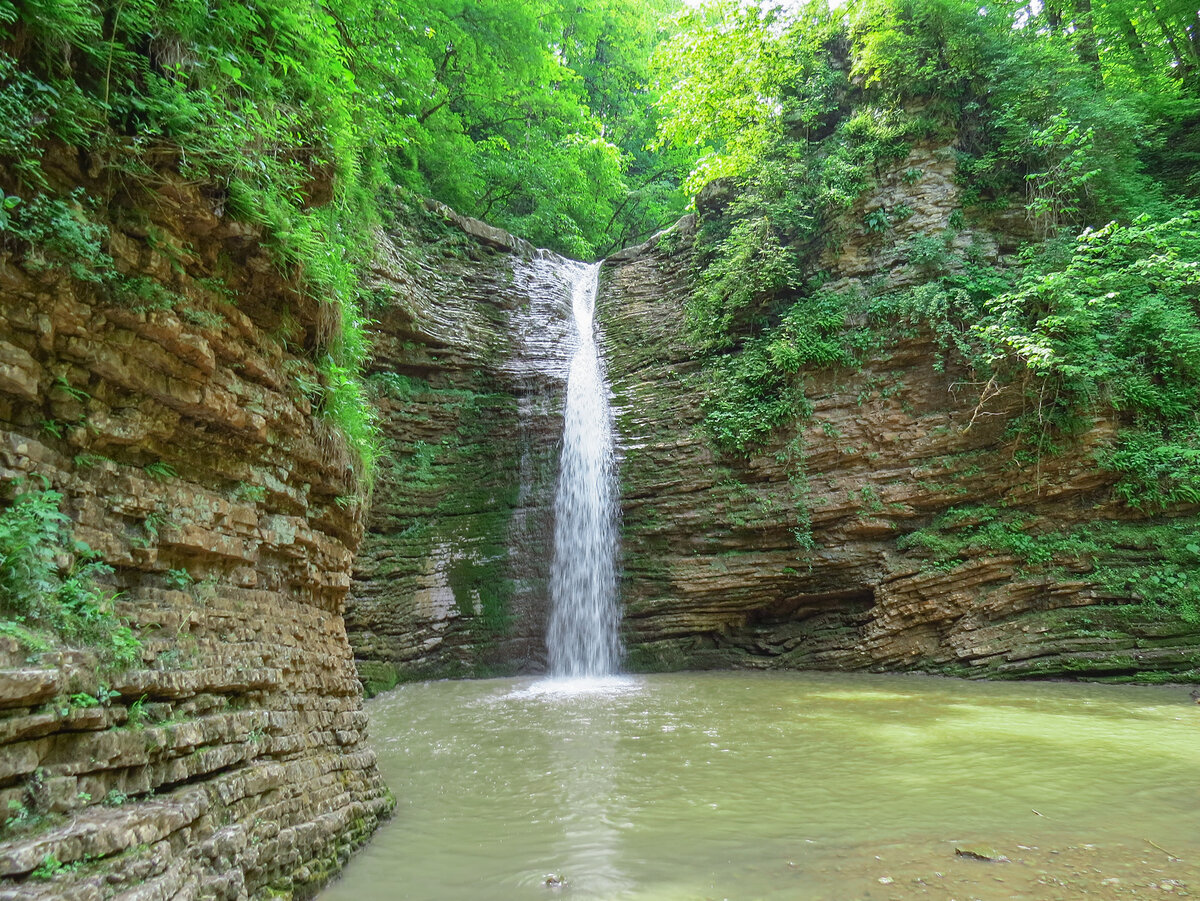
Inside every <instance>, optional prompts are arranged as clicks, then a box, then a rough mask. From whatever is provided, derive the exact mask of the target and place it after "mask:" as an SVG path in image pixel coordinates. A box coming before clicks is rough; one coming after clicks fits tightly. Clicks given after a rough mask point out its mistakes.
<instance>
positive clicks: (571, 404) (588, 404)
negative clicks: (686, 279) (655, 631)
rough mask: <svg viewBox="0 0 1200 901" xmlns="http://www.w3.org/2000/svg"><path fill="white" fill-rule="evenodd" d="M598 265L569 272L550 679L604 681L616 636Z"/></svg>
mask: <svg viewBox="0 0 1200 901" xmlns="http://www.w3.org/2000/svg"><path fill="white" fill-rule="evenodd" d="M599 274H600V264H599V263H596V264H593V265H582V264H580V265H579V266H578V269H577V270H575V271H574V272H573V273H572V277H573V282H572V294H571V306H572V309H573V312H574V316H575V331H576V337H577V343H576V346H575V351H574V356H573V357H572V359H571V369H570V374H569V376H568V379H567V404H566V411H565V415H564V425H563V440H562V454H561V457H560V465H559V475H558V489H557V493H556V495H555V500H554V515H555V525H554V560H553V563H552V565H551V570H550V603H551V612H550V630H549V634H548V635H547V639H546V643H547V645H548V648H549V652H550V675H551V676H552V677H555V678H587V677H596V676H605V675H610V674H612V673H614V672H615V671H616V668H617V663H618V660H619V658H620V642H619V639H618V637H617V625H618V620H619V613H618V609H617V573H616V567H617V544H618V535H617V489H616V461H615V458H614V455H613V424H612V412H611V410H610V409H609V406H608V386H607V385H606V384H605V382H604V375H603V372H602V371H601V367H600V354H599V350H598V348H597V346H596V340H595V336H594V334H593V327H592V320H593V315H594V313H595V306H596V286H597V281H598V278H599Z"/></svg>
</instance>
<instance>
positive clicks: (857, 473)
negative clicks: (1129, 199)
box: [597, 146, 1200, 679]
mask: <svg viewBox="0 0 1200 901" xmlns="http://www.w3.org/2000/svg"><path fill="white" fill-rule="evenodd" d="M954 166H955V158H954V154H953V152H952V151H951V150H950V149H949V148H944V147H941V148H939V147H922V146H918V147H916V148H914V149H913V151H912V153H911V155H910V157H909V158H908V159H907V160H904V161H901V162H900V163H898V164H897V167H896V168H895V169H894V170H889V171H886V172H883V173H881V174H880V176H879V184H878V187H877V188H876V189H875V190H874V191H872V192H868V193H867V194H866V195H865V196H864V197H863V198H861V199H860V200H859V201H858V203H857V204H856V206H855V208H854V210H852V211H850V212H849V213H847V215H846V217H845V218H844V220H841V221H840V222H839V224H838V227H839V228H841V229H842V233H844V234H845V235H846V236H847V237H846V240H845V242H844V244H843V245H842V246H841V247H840V248H839V250H838V251H837V252H836V253H835V252H833V251H830V252H828V253H827V254H826V256H825V258H823V260H822V264H823V265H824V266H825V268H826V269H827V271H828V272H829V275H830V277H831V281H830V283H829V284H830V285H831V286H833V287H834V288H838V289H845V290H857V289H859V288H863V287H871V288H872V289H880V288H881V286H882V288H883V289H888V288H903V287H905V286H910V285H914V284H917V283H919V282H922V281H924V280H927V279H928V278H929V275H928V273H927V272H925V271H923V270H922V268H921V267H920V266H917V265H910V263H909V262H908V260H907V257H906V253H907V250H906V248H907V247H908V244H909V242H910V240H912V239H915V238H917V237H921V236H926V237H930V236H936V237H939V238H941V239H944V240H945V241H946V242H948V247H949V249H951V250H954V249H956V248H957V249H959V250H961V249H962V248H963V247H965V246H966V245H968V244H971V243H972V242H974V244H975V246H976V248H977V249H978V251H979V252H981V253H983V254H984V256H985V257H988V258H995V257H996V255H997V254H999V253H1001V252H1002V251H1007V250H1010V249H1012V247H1013V246H1014V245H1015V243H1016V242H1017V241H1019V240H1020V239H1021V234H1022V233H1021V231H1020V228H1018V227H1017V225H1016V224H1015V223H1012V222H1008V221H1003V222H1001V221H997V220H993V221H988V222H985V221H980V222H978V223H976V224H975V225H974V226H972V227H967V228H963V229H956V230H950V229H949V225H950V218H951V216H952V215H953V214H954V213H955V212H956V211H957V210H958V207H959V204H960V199H959V197H958V191H959V188H958V185H957V182H956V181H955V176H954ZM714 190H715V189H714ZM900 205H904V206H906V207H908V208H909V209H911V210H912V215H911V216H909V217H908V218H906V219H905V220H904V221H903V222H900V223H896V224H895V225H894V227H893V228H891V229H890V230H889V232H888V234H887V235H886V236H879V235H874V234H867V233H865V232H864V231H863V230H862V228H861V221H862V217H863V216H864V215H866V213H867V212H869V211H871V210H877V209H884V208H886V209H893V208H896V207H898V206H900ZM693 239H694V231H693V230H692V229H691V228H690V227H686V228H681V229H680V230H678V231H676V232H674V233H671V234H670V235H669V236H667V237H665V238H662V239H659V240H657V241H651V242H649V243H648V244H646V245H643V246H642V247H639V248H635V249H632V250H630V251H626V252H623V253H621V254H617V255H615V256H614V257H613V258H612V259H611V260H610V261H609V262H608V263H606V264H605V266H604V268H603V269H602V272H601V283H600V296H599V300H598V310H597V320H598V323H599V328H600V331H601V334H602V352H603V354H604V357H605V359H606V360H607V362H608V377H609V381H610V384H611V385H612V387H613V393H614V398H613V407H614V412H615V415H616V420H617V433H618V441H619V443H620V451H621V462H620V478H621V484H622V494H621V497H622V506H623V509H622V529H623V534H624V545H623V548H624V550H623V553H624V560H623V566H624V579H623V583H622V599H623V604H624V612H625V620H624V627H623V628H624V633H625V639H626V645H627V647H628V649H629V664H630V665H631V666H632V667H633V668H634V669H639V670H664V669H684V668H713V667H736V666H742V667H753V668H796V669H805V668H816V669H880V670H910V669H915V670H926V671H935V672H948V673H953V674H958V675H965V676H969V677H1002V678H1014V677H1044V676H1049V675H1068V676H1082V677H1093V678H1105V679H1122V678H1129V677H1130V676H1132V675H1135V674H1148V673H1172V674H1178V675H1179V676H1180V677H1181V678H1188V677H1189V676H1190V675H1191V674H1194V673H1196V672H1197V671H1200V626H1198V625H1196V624H1188V623H1184V622H1182V621H1181V620H1180V619H1179V618H1178V616H1176V615H1174V614H1165V613H1164V614H1155V613H1154V612H1152V611H1151V612H1147V613H1144V614H1142V615H1138V616H1129V615H1126V614H1127V613H1128V609H1129V608H1125V609H1124V610H1122V609H1121V608H1120V606H1119V605H1122V604H1129V603H1134V602H1136V601H1137V598H1136V597H1135V596H1133V594H1132V592H1123V593H1119V594H1114V593H1113V592H1112V591H1111V590H1110V589H1109V588H1107V587H1106V586H1105V585H1103V584H1101V581H1100V579H1099V578H1098V576H1096V571H1097V568H1100V567H1103V566H1105V565H1107V566H1109V567H1117V568H1123V569H1127V570H1129V571H1136V570H1137V569H1138V567H1141V566H1145V565H1146V564H1150V563H1153V562H1154V561H1155V560H1156V559H1157V554H1158V552H1157V551H1156V549H1155V548H1154V547H1153V542H1151V543H1150V544H1146V545H1145V546H1143V547H1129V548H1126V547H1114V548H1112V549H1109V550H1107V551H1097V552H1096V553H1095V554H1092V555H1091V556H1090V557H1088V558H1087V559H1082V558H1079V557H1077V556H1073V555H1071V554H1069V553H1067V554H1063V555H1062V556H1061V557H1056V558H1055V560H1054V561H1053V564H1046V565H1040V566H1038V565H1030V564H1028V563H1027V562H1025V561H1023V560H1021V559H1019V558H1018V557H1017V556H1015V555H1013V554H1011V553H1008V552H1005V551H1004V550H1002V549H998V548H989V547H986V546H983V545H971V546H968V547H965V548H964V549H963V552H962V554H960V555H959V556H958V558H957V559H956V560H954V561H952V562H950V563H946V562H943V563H940V564H938V565H933V564H932V562H931V561H930V560H929V559H928V558H927V556H926V555H925V554H924V553H922V552H921V551H920V550H919V548H912V547H905V546H904V545H903V544H902V542H901V539H902V538H903V537H904V536H906V535H910V534H912V533H913V532H915V531H917V530H919V529H922V528H926V527H928V526H930V524H931V523H932V522H933V520H934V519H935V517H937V516H938V515H939V514H941V513H944V512H945V511H947V510H950V509H952V508H955V507H961V506H963V505H987V506H991V507H995V508H997V509H1004V510H1007V511H1011V512H1013V513H1017V514H1019V515H1020V516H1022V517H1024V518H1025V520H1026V521H1027V522H1028V523H1030V524H1031V525H1030V535H1031V538H1032V539H1033V540H1036V539H1037V537H1038V536H1040V535H1043V534H1046V533H1054V532H1069V531H1070V530H1071V529H1073V528H1075V527H1077V526H1080V525H1082V524H1086V523H1093V522H1096V521H1111V522H1122V521H1126V522H1137V521H1139V520H1145V515H1144V514H1142V513H1140V512H1139V511H1137V510H1133V509H1131V508H1128V507H1126V506H1124V505H1123V504H1122V503H1121V502H1120V501H1119V499H1117V498H1115V497H1114V496H1113V494H1112V492H1111V487H1112V485H1113V483H1114V481H1115V479H1116V476H1115V474H1114V473H1112V472H1108V471H1105V470H1103V469H1101V468H1099V467H1098V466H1097V465H1096V457H1097V454H1099V453H1101V452H1102V451H1103V449H1104V448H1106V447H1108V446H1110V445H1111V443H1112V442H1113V440H1114V439H1115V436H1116V432H1117V429H1118V427H1119V416H1118V415H1117V414H1115V413H1114V414H1112V415H1110V416H1103V417H1097V418H1096V419H1094V420H1093V421H1092V422H1091V423H1090V425H1089V427H1088V428H1086V429H1084V430H1082V431H1081V433H1080V434H1079V435H1078V436H1077V437H1075V438H1074V439H1073V440H1072V441H1071V442H1069V443H1067V444H1066V446H1064V448H1063V450H1062V452H1061V453H1058V454H1056V455H1052V456H1051V455H1045V456H1043V457H1042V458H1041V459H1040V460H1039V461H1038V464H1037V466H1036V467H1035V468H1034V469H1030V468H1028V467H1023V466H1019V465H1016V464H1015V462H1014V461H1015V460H1016V459H1017V458H1018V455H1017V452H1018V450H1019V447H1018V445H1017V443H1016V441H1015V439H1014V438H1013V437H1012V435H1011V434H1010V432H1009V426H1010V424H1011V423H1012V422H1013V421H1014V420H1015V418H1016V417H1018V416H1019V415H1020V414H1021V413H1022V411H1023V404H1024V400H1023V398H1022V396H1021V393H1020V392H1019V391H1016V390H1005V391H1000V392H998V393H991V392H988V391H986V390H985V386H982V385H976V384H974V383H973V376H972V375H971V373H969V372H967V371H966V370H965V369H962V368H959V367H957V364H956V363H955V361H954V360H953V359H952V358H950V359H947V357H946V354H945V353H944V352H943V350H942V349H941V348H940V347H939V344H938V339H937V337H936V336H934V335H933V334H931V333H930V332H928V331H924V330H921V329H911V330H908V331H905V332H903V333H898V334H894V335H892V336H891V337H890V338H889V339H888V344H887V345H886V347H885V348H884V349H883V350H882V351H881V352H879V353H876V354H873V355H872V357H871V358H870V359H868V360H866V361H864V362H863V364H862V365H861V367H860V368H858V369H845V370H829V369H823V370H816V369H814V370H811V371H806V372H805V373H803V386H804V387H803V391H804V396H805V400H806V403H807V405H809V406H810V407H811V409H812V414H811V416H809V417H807V418H805V417H804V416H800V415H798V416H797V418H796V420H795V421H794V422H793V423H790V424H789V425H787V426H785V427H783V428H781V429H779V430H778V432H777V433H776V434H775V435H774V436H772V438H771V439H770V440H769V441H768V443H767V445H766V446H765V447H764V448H762V449H761V451H759V452H757V453H755V454H753V455H752V456H751V457H749V458H748V459H740V458H736V457H734V456H724V455H722V454H720V453H718V452H717V451H716V450H715V449H714V446H713V444H712V443H711V442H710V441H709V439H708V438H707V437H706V435H705V430H704V426H703V419H704V409H703V406H702V402H703V395H704V389H703V383H702V382H699V381H698V380H697V378H696V377H697V374H698V372H699V371H700V369H701V358H700V354H699V353H698V352H697V351H696V349H695V348H693V347H692V346H691V345H690V344H689V343H688V339H687V334H686V329H685V323H686V321H687V315H686V305H687V301H688V298H689V296H690V294H691V292H692V291H693V289H694V282H693V271H694V270H693V262H694V261H693V250H692V242H693ZM985 395H986V396H985ZM980 410H983V411H984V412H985V413H986V415H982V414H981V413H980V412H979V411H980ZM1184 512H1185V513H1186V512H1187V511H1184ZM798 538H799V540H798ZM810 542H811V546H810V544H809V543H810ZM1141 609H1142V610H1145V609H1146V608H1145V607H1142V608H1141Z"/></svg>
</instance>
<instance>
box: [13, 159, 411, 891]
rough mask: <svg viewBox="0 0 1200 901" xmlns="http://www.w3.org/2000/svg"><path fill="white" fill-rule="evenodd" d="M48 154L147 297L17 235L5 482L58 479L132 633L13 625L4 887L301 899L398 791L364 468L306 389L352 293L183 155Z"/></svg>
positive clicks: (45, 484) (125, 281)
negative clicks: (372, 642)
mask: <svg viewBox="0 0 1200 901" xmlns="http://www.w3.org/2000/svg"><path fill="white" fill-rule="evenodd" d="M43 169H44V171H45V172H47V173H48V175H49V177H50V178H51V179H52V180H54V181H56V182H57V183H61V184H67V185H80V186H83V187H85V188H86V189H87V192H88V194H89V195H90V196H93V197H101V198H104V200H105V203H106V206H105V210H106V213H105V215H106V216H107V218H108V223H109V234H107V235H106V236H105V242H104V243H105V246H106V247H107V249H108V253H110V254H111V256H112V259H113V262H114V265H115V268H116V273H115V274H114V275H113V278H112V279H111V280H110V283H111V284H122V285H124V286H125V287H126V288H127V289H131V290H132V291H133V293H135V294H136V295H137V297H136V298H134V299H133V300H130V298H129V297H128V296H126V297H125V298H123V299H120V300H118V299H114V298H113V296H112V293H111V292H107V291H105V290H102V288H101V286H100V285H98V284H97V282H96V281H95V280H94V279H91V278H88V277H87V273H86V272H83V273H82V277H80V273H79V270H77V269H76V270H75V271H74V273H73V271H72V270H73V264H74V263H77V262H79V261H78V260H72V259H70V258H68V257H66V256H63V255H61V254H60V255H59V256H57V257H54V258H48V257H47V256H44V255H40V254H39V253H37V252H36V251H35V252H29V251H22V252H18V253H14V245H13V244H11V243H6V245H5V248H4V250H5V252H4V254H3V257H2V259H0V292H2V293H3V301H2V303H0V478H2V479H3V483H4V486H5V488H6V490H7V496H8V499H9V500H11V499H12V498H13V497H14V495H15V494H17V493H19V492H21V491H24V492H27V493H28V492H34V493H37V492H45V491H52V492H57V493H58V494H60V495H61V502H60V506H61V512H62V513H63V514H65V515H66V516H67V517H69V522H70V527H71V529H73V533H74V539H75V540H76V541H80V542H84V543H86V545H87V546H88V547H90V549H91V550H92V551H93V552H95V553H98V554H99V555H100V557H101V558H102V559H103V561H105V562H106V563H107V564H108V565H109V566H111V567H112V572H111V574H109V575H108V576H106V577H102V580H103V581H104V582H105V585H106V588H107V589H110V590H112V591H117V592H119V595H117V599H116V602H115V608H116V613H117V614H119V615H120V616H121V617H123V618H125V619H126V620H127V621H128V622H129V623H130V624H131V626H132V629H133V635H134V636H136V637H137V638H138V639H139V640H140V644H139V645H138V646H137V647H136V649H135V651H134V653H135V656H136V661H135V662H134V663H133V665H132V666H125V667H119V666H114V665H112V663H111V662H108V663H106V662H105V659H104V654H103V652H102V650H96V649H91V648H89V647H88V646H87V645H86V643H85V644H83V645H81V644H79V643H78V642H71V643H69V644H65V643H62V642H58V641H55V640H54V639H53V637H52V636H51V637H47V636H45V635H42V636H38V635H36V634H34V633H33V632H30V631H29V630H26V629H23V628H22V627H20V625H19V624H14V623H13V622H11V621H10V622H9V623H7V624H6V630H5V632H4V635H3V636H2V637H0V666H2V669H0V810H3V811H4V816H5V818H6V822H5V824H4V832H3V836H2V841H0V898H23V899H24V898H46V899H50V898H55V899H63V898H77V899H94V898H107V897H119V898H123V899H146V901H149V899H156V901H157V899H168V898H184V897H187V898H192V897H204V898H244V897H247V896H252V897H266V896H270V897H291V896H292V895H293V894H301V895H302V894H305V893H306V892H309V891H310V890H311V889H312V888H313V887H315V886H317V885H319V884H320V883H321V882H322V881H323V880H325V879H326V878H328V877H329V876H330V875H331V874H333V873H335V872H336V871H337V870H338V869H339V868H340V866H341V865H342V863H343V862H344V861H345V860H346V858H347V856H348V855H349V853H350V852H351V851H352V849H353V848H354V847H355V846H357V845H358V844H360V843H361V842H363V841H364V840H365V839H366V838H367V837H368V836H369V835H370V833H371V831H372V830H373V829H374V827H375V825H376V824H377V823H378V822H379V820H380V819H381V818H382V817H384V816H386V815H387V813H388V811H389V810H390V808H391V804H392V801H391V799H390V797H389V795H388V794H387V792H386V789H385V788H384V786H383V784H382V782H381V780H380V777H379V775H378V772H377V770H376V767H375V758H374V753H373V752H372V751H371V750H370V749H369V747H368V746H367V744H366V742H365V729H366V714H365V713H364V712H363V709H362V699H361V698H362V696H361V689H360V686H359V683H358V681H357V679H356V674H355V670H354V666H353V660H352V655H351V651H350V646H349V644H348V643H347V639H346V632H345V627H344V624H343V620H342V616H341V614H342V608H343V604H344V599H345V597H346V593H347V589H348V588H349V585H350V567H351V559H352V557H353V555H354V552H355V549H356V548H357V546H358V544H359V541H360V539H361V536H362V521H361V518H362V514H361V497H360V493H361V492H360V488H359V479H358V471H357V468H358V466H359V464H358V462H357V461H356V460H355V459H354V458H353V457H352V455H351V453H350V452H349V450H348V448H347V445H346V442H345V440H344V438H343V437H342V436H341V434H340V433H339V432H338V431H337V429H336V428H335V427H334V426H332V425H331V424H330V423H329V422H327V421H326V420H325V419H324V418H323V417H322V416H321V415H319V414H318V413H317V411H315V410H314V406H313V403H314V402H313V399H312V396H313V391H312V388H313V386H315V385H319V383H320V376H319V374H318V372H317V369H316V367H315V366H314V364H313V362H312V361H313V359H314V358H315V356H316V354H317V352H318V349H319V347H320V345H321V342H322V341H325V340H328V338H329V337H330V335H332V334H333V333H334V332H335V331H336V322H337V313H336V310H335V309H334V308H332V307H331V306H330V305H328V304H323V303H320V302H319V301H317V300H314V299H313V298H312V297H310V296H308V295H306V294H305V293H303V292H302V291H301V290H299V288H298V284H299V280H298V278H297V277H296V274H295V273H288V272H287V271H286V269H285V267H281V266H280V264H279V263H278V261H277V258H276V257H274V256H273V255H272V254H271V253H270V252H269V251H268V250H267V249H266V248H265V247H264V246H262V244H261V241H260V235H259V233H258V232H257V231H256V230H255V229H253V228H251V227H248V226H245V225H242V224H238V223H236V222H233V221H231V220H230V219H229V218H227V217H225V216H224V215H223V213H222V208H221V204H222V197H221V195H220V192H219V191H217V190H215V189H211V188H205V187H204V186H202V185H197V184H195V183H194V182H188V181H185V180H183V179H182V178H179V177H178V176H175V175H172V174H171V172H172V168H171V166H169V165H165V166H164V167H163V169H162V171H160V172H156V173H154V175H153V177H147V179H146V180H145V182H144V183H139V184H138V185H135V186H133V187H130V186H129V185H127V184H125V183H123V182H122V181H120V180H116V181H114V180H113V179H109V178H106V177H105V176H104V174H103V167H102V166H101V165H99V164H98V163H97V162H96V161H94V160H89V159H88V158H87V157H86V155H82V154H76V153H75V152H74V151H69V152H68V151H53V152H51V153H50V154H49V155H48V156H47V157H46V159H45V160H44V165H43ZM64 209H66V208H64ZM68 215H69V211H68ZM18 249H19V248H18ZM127 293H128V292H127ZM56 553H57V555H58V559H57V565H58V566H59V567H60V569H61V570H62V571H63V572H64V573H66V572H68V568H69V567H70V566H71V556H72V553H71V549H70V547H69V546H68V547H66V548H60V549H58V550H57V551H56ZM81 559H82V558H81V557H77V558H76V564H77V565H78V563H79V561H80V560H81Z"/></svg>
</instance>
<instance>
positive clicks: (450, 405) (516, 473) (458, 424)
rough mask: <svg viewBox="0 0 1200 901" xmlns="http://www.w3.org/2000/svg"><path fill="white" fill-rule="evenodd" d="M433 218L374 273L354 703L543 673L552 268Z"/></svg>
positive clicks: (499, 236) (554, 348) (561, 311)
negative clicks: (373, 429)
mask: <svg viewBox="0 0 1200 901" xmlns="http://www.w3.org/2000/svg"><path fill="white" fill-rule="evenodd" d="M433 213H434V214H435V215H436V217H438V218H439V219H440V218H441V217H446V218H447V219H448V220H449V221H448V222H447V223H446V224H445V226H443V227H442V228H440V229H439V228H436V227H433V226H431V223H430V222H429V221H425V222H424V223H412V222H409V223H407V224H398V225H397V226H396V227H395V228H393V229H391V230H390V231H389V233H388V234H386V235H384V236H383V245H384V247H385V248H386V253H385V254H384V255H383V257H382V258H381V261H380V263H379V265H378V267H377V269H376V271H375V273H374V277H375V292H376V295H377V297H378V298H379V302H378V304H377V306H376V308H375V309H374V310H373V311H372V317H373V318H374V319H375V320H376V322H375V325H374V326H373V332H374V350H373V354H372V359H371V363H370V370H371V374H370V377H369V382H370V384H371V385H372V386H373V394H374V397H375V399H376V403H377V405H378V407H379V410H380V416H381V425H382V428H383V434H384V445H385V455H384V460H383V463H382V465H381V467H380V474H379V478H378V482H377V484H376V486H375V491H374V496H373V499H372V505H371V512H370V516H369V519H368V528H367V535H366V538H365V540H364V541H363V545H362V550H361V552H360V554H359V556H358V559H357V560H356V562H355V569H354V585H353V588H352V590H351V595H350V600H349V604H348V607H347V614H346V619H347V625H348V628H349V630H350V634H351V640H352V642H353V644H354V648H355V656H356V659H357V661H358V665H359V670H360V672H361V674H362V677H363V681H364V684H365V685H366V686H367V688H368V690H369V691H375V690H379V689H382V688H386V687H390V686H391V685H394V684H395V682H396V680H397V679H398V678H413V677H416V676H420V675H455V674H457V675H466V674H483V673H498V672H529V671H536V670H539V669H541V668H542V667H543V666H544V659H545V644H544V638H543V635H544V631H545V623H546V599H547V593H548V592H547V583H548V579H549V567H550V558H551V550H552V548H551V544H552V534H553V522H552V508H553V497H554V495H553V492H554V482H555V478H556V475H557V471H558V442H559V436H560V434H561V432H562V408H563V403H564V397H565V380H566V373H567V364H568V359H569V347H570V345H569V342H570V335H571V320H570V299H569V293H568V286H567V284H566V282H565V281H564V279H563V277H562V274H561V272H560V270H559V267H558V265H557V263H556V258H555V257H554V256H553V255H550V254H546V253H544V252H540V253H539V252H535V251H534V250H533V248H531V247H530V246H529V245H528V244H526V243H525V242H522V241H520V240H519V239H516V238H514V237H512V236H511V235H508V234H506V233H505V232H501V231H500V230H498V229H494V228H491V227H490V226H487V225H485V224H484V223H482V222H477V221H475V220H469V219H463V218H462V217H458V216H455V215H454V214H453V213H451V212H450V211H448V210H446V209H445V208H444V207H440V206H434V207H433ZM446 226H448V227H446ZM417 234H421V235H422V236H423V237H422V239H421V240H420V241H418V242H415V243H414V241H413V236H414V235H417Z"/></svg>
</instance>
